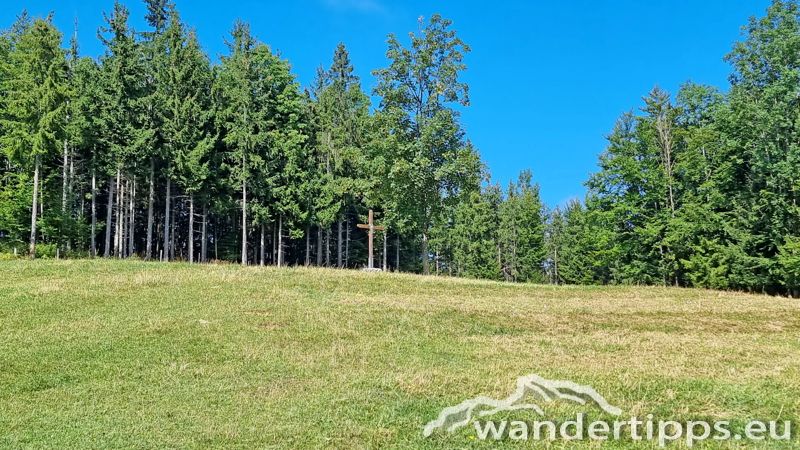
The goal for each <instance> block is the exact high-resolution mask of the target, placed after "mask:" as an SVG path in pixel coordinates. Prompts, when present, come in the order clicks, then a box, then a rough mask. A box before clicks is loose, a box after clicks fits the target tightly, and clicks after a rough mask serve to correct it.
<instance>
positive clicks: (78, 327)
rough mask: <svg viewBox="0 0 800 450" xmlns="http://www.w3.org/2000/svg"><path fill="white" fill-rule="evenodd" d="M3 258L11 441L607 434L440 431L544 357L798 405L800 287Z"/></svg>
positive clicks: (627, 390) (651, 393) (300, 444)
mask: <svg viewBox="0 0 800 450" xmlns="http://www.w3.org/2000/svg"><path fill="white" fill-rule="evenodd" d="M0 274H2V275H0V448H9V449H20V448H21V449H28V448H30V449H39V448H53V449H107V448H139V449H142V448H144V449H150V448H152V449H156V448H198V449H199V448H220V449H222V448H226V449H227V448H241V449H245V448H246V449H250V448H275V449H279V448H280V449H284V448H285V449H303V448H405V449H434V448H533V447H537V448H539V447H541V448H544V447H548V446H549V447H552V448H562V447H563V448H572V447H576V446H577V447H585V448H597V447H598V446H599V445H598V444H599V443H598V442H594V443H591V442H588V441H586V442H581V443H568V442H563V441H556V442H553V443H535V442H534V441H532V440H531V441H528V442H527V443H520V442H514V441H502V442H481V441H478V440H477V439H471V438H470V437H471V436H473V435H475V429H474V427H471V426H470V427H464V428H461V429H459V430H457V431H456V432H453V433H444V432H436V433H434V434H433V435H432V436H431V437H430V438H424V437H423V436H422V430H423V427H424V425H425V424H426V423H427V422H428V421H430V420H433V419H435V418H436V417H437V415H438V413H439V411H440V410H441V409H443V408H444V407H446V406H451V405H455V404H458V403H460V402H461V401H463V400H466V399H469V398H473V397H476V396H479V395H486V396H490V397H494V398H505V397H507V396H508V395H510V394H511V393H512V392H513V390H514V388H515V381H516V378H517V377H518V376H521V375H527V374H530V373H535V374H538V375H540V376H542V377H545V378H549V379H564V380H571V381H574V382H577V383H579V384H588V385H591V386H592V387H594V389H595V390H597V392H599V393H600V394H601V395H603V396H604V397H605V398H606V399H607V400H608V401H609V402H610V403H611V404H612V405H615V406H618V407H620V408H622V410H623V417H626V418H630V416H631V415H638V416H640V417H643V416H645V415H646V414H648V413H652V414H655V416H656V419H657V420H658V419H663V420H671V419H676V420H683V421H685V420H704V419H705V420H711V421H713V420H726V419H729V420H731V421H732V422H733V423H734V424H736V426H737V427H739V428H740V429H743V426H744V425H743V424H744V423H746V422H747V421H749V420H756V419H762V420H775V419H778V418H780V420H781V421H783V420H792V421H794V422H797V421H799V420H800V370H798V369H800V303H798V301H796V300H792V299H786V298H776V297H768V296H759V295H746V294H739V293H722V292H715V291H705V290H690V289H674V288H645V287H597V288H593V287H555V286H531V285H511V284H500V283H493V282H486V281H469V280H454V279H448V278H436V277H420V276H412V275H395V274H379V273H363V272H356V271H339V270H323V269H303V268H294V269H277V268H257V267H254V268H241V267H239V266H233V265H211V266H199V265H196V266H190V265H186V264H160V263H143V262H139V261H126V262H117V261H104V260H95V261H36V262H32V263H31V262H27V261H9V262H0ZM545 406H546V408H545V412H546V413H547V415H548V418H551V419H556V420H564V419H568V418H569V417H574V413H576V412H579V411H582V412H587V413H589V414H593V415H594V416H596V417H602V418H606V419H609V420H613V419H614V417H610V416H608V417H607V416H601V415H599V414H598V410H597V409H596V408H595V409H593V408H592V407H582V408H581V407H576V406H573V405H570V404H567V403H564V402H557V403H553V404H547V405H545ZM522 416H524V419H525V420H532V419H533V417H531V416H530V414H528V413H523V412H518V413H506V414H503V415H498V418H500V417H506V418H509V419H512V420H514V419H519V420H522V419H523V417H522ZM740 431H741V430H740ZM797 434H798V433H797V430H796V429H795V430H794V433H793V439H792V441H790V442H775V441H768V442H765V443H763V444H761V447H765V448H798V447H800V441H798V439H797V436H796V435H797ZM745 445H746V446H748V447H758V446H757V445H755V444H754V443H752V442H748V443H745V442H744V441H742V442H733V441H731V442H716V441H712V440H707V441H704V442H703V443H701V444H697V446H700V447H702V448H707V446H710V447H711V448H742V447H743V446H745ZM656 446H657V445H656V444H655V443H638V442H633V441H630V440H627V441H619V442H607V443H606V444H605V445H604V447H606V448H642V447H644V448H654V447H656ZM684 446H685V444H684V443H675V444H673V445H671V446H670V447H671V448H682V447H684Z"/></svg>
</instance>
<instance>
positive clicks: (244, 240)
mask: <svg viewBox="0 0 800 450" xmlns="http://www.w3.org/2000/svg"><path fill="white" fill-rule="evenodd" d="M242 167H244V166H242ZM242 265H243V266H246V265H247V182H246V181H244V180H242Z"/></svg>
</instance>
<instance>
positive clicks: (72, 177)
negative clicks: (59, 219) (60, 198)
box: [64, 149, 83, 256]
mask: <svg viewBox="0 0 800 450" xmlns="http://www.w3.org/2000/svg"><path fill="white" fill-rule="evenodd" d="M72 150H73V151H72V152H70V153H72V154H71V155H70V158H69V182H68V183H67V200H68V202H69V217H70V218H72V215H73V212H74V208H73V206H74V204H75V200H74V198H75V196H74V195H73V188H74V186H73V185H74V180H75V152H74V149H72ZM81 197H83V196H81ZM82 215H83V198H81V216H82ZM70 251H72V239H71V238H70V236H69V235H67V253H69V252H70ZM64 256H66V254H65V255H64Z"/></svg>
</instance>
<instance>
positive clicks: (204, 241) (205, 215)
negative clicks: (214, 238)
mask: <svg viewBox="0 0 800 450" xmlns="http://www.w3.org/2000/svg"><path fill="white" fill-rule="evenodd" d="M201 239H202V241H201V242H200V262H201V263H206V262H207V261H208V258H207V256H208V255H207V254H206V249H207V248H208V203H206V202H203V231H202V237H201Z"/></svg>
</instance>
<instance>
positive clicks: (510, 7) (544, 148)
mask: <svg viewBox="0 0 800 450" xmlns="http://www.w3.org/2000/svg"><path fill="white" fill-rule="evenodd" d="M176 2H177V5H178V9H179V10H180V11H181V14H182V17H183V19H184V20H185V21H186V22H188V23H189V25H190V26H192V27H194V28H196V29H197V31H198V34H199V36H200V39H201V41H202V44H203V45H204V46H205V47H206V49H207V50H208V52H209V54H210V55H211V56H212V58H213V59H216V56H217V55H218V54H219V53H221V52H223V51H224V50H225V47H224V45H223V41H222V38H223V36H224V35H227V32H228V30H229V29H230V27H231V23H232V22H233V21H234V20H235V19H236V18H237V17H238V18H242V19H243V20H246V21H249V22H250V23H251V27H252V30H253V31H254V33H256V34H257V35H258V36H259V38H260V39H261V40H262V41H264V42H266V43H268V44H270V45H272V46H273V48H277V49H279V50H280V51H281V52H282V54H283V56H284V57H285V58H288V59H289V60H290V61H291V62H292V64H293V65H294V71H295V73H296V74H297V75H298V76H299V80H300V82H301V83H303V84H307V83H308V82H310V81H311V79H312V78H313V76H314V73H315V72H314V71H315V68H316V67H317V66H318V65H319V64H320V63H324V64H325V65H326V66H327V65H329V64H330V60H331V57H332V55H333V50H334V48H335V47H336V44H337V43H339V42H340V41H341V42H344V43H345V45H346V46H347V48H348V49H349V50H350V55H351V59H352V61H353V63H354V65H355V69H356V72H357V73H358V74H359V75H361V77H362V81H363V83H364V85H365V88H367V89H369V88H370V87H371V85H372V83H373V78H372V76H371V75H370V72H371V70H373V69H375V68H379V67H384V66H386V64H387V60H386V58H385V52H386V35H387V34H388V33H395V34H397V35H399V36H405V35H406V34H407V33H408V32H409V31H412V30H416V28H417V24H416V21H417V17H419V16H421V15H422V16H425V17H430V16H431V15H432V14H434V13H440V14H442V16H444V17H446V18H448V19H451V20H453V21H454V22H455V24H454V28H455V29H456V30H457V31H458V33H459V35H460V36H461V37H462V38H463V39H464V41H466V43H467V44H469V45H470V46H471V47H472V53H470V54H469V55H468V57H467V59H466V63H467V66H468V67H469V70H468V71H467V73H466V74H465V75H464V77H463V79H464V81H466V82H467V83H469V85H470V97H471V100H472V106H470V107H469V108H468V109H467V110H466V111H465V112H464V115H463V122H464V124H465V125H466V127H467V132H468V135H469V137H470V138H471V139H472V141H473V142H474V143H475V144H476V146H477V147H478V148H479V149H480V152H481V155H482V156H483V158H484V160H485V161H486V162H487V163H488V164H489V167H490V169H491V172H492V176H493V179H494V180H496V181H500V182H501V183H502V184H503V185H505V184H507V183H508V181H509V179H511V178H516V176H517V174H518V173H519V171H520V170H521V169H525V168H530V169H531V170H533V174H534V179H535V180H536V181H538V182H539V184H540V185H541V187H542V196H543V198H544V200H545V201H546V202H547V203H548V204H549V205H551V206H555V205H556V204H561V203H563V202H565V201H566V200H568V199H570V198H573V197H577V196H583V194H584V192H585V189H584V187H583V185H582V182H583V181H584V180H585V179H586V178H587V175H588V173H589V172H592V171H594V170H595V168H596V162H597V154H598V153H600V152H601V151H602V150H603V148H604V146H605V140H604V139H603V138H602V134H604V133H607V132H608V131H609V130H610V129H611V127H612V125H613V124H614V120H615V119H616V118H617V117H618V116H619V115H620V113H622V111H625V110H628V109H630V108H633V107H639V106H640V105H641V96H642V95H644V94H646V93H647V92H648V91H649V90H650V89H652V88H653V86H654V85H655V84H659V85H660V86H661V87H662V88H665V89H667V90H669V91H671V92H675V90H677V88H678V86H679V85H680V84H681V83H682V82H684V81H686V80H687V79H689V78H691V79H692V80H694V81H696V82H698V83H707V84H711V85H715V86H719V87H721V88H722V89H725V90H727V86H728V83H727V76H728V73H729V71H730V69H729V66H728V65H727V64H726V63H724V62H723V61H722V57H723V56H724V55H725V54H726V53H727V52H728V51H729V50H730V48H731V44H732V43H733V41H735V40H737V39H739V37H740V35H739V30H740V27H741V26H742V25H745V24H746V23H747V19H748V17H750V16H752V15H756V16H762V15H763V14H764V10H765V9H766V7H767V6H768V5H769V3H770V2H769V1H768V0H747V1H745V0H703V1H697V0H691V1H690V0H671V1H666V0H654V1H641V0H630V1H614V0H607V1H575V0H563V1H520V0H506V1H492V2H478V1H466V0H461V1H457V0H446V1H433V0H428V1H424V0H413V1H403V2H399V1H390V0H297V1H292V0H289V1H283V2H277V1H266V0H253V1H235V0H230V1H208V0H192V1H188V0H176ZM124 3H125V4H126V5H127V6H128V7H129V8H130V9H131V12H132V17H133V24H134V26H135V27H137V28H142V27H143V19H142V17H143V15H144V6H143V4H142V3H141V2H140V1H138V0H129V1H126V2H124ZM112 6H113V1H112V0H79V1H78V0H57V1H56V0H43V1H25V0H23V1H21V2H13V1H12V0H9V2H6V3H5V4H4V6H3V7H2V9H1V10H0V27H2V28H5V27H7V26H8V25H10V24H11V22H13V20H14V16H15V15H16V14H18V13H19V12H20V11H21V10H22V9H23V8H27V9H28V11H29V12H30V13H31V14H33V15H40V14H41V15H44V14H47V13H48V12H49V11H51V10H54V11H55V12H56V15H55V21H56V24H57V25H58V26H59V28H60V29H61V30H62V31H63V32H65V34H67V35H70V34H72V29H73V20H74V18H75V17H76V16H77V17H78V20H79V22H80V23H79V32H78V35H79V40H80V43H81V49H82V52H83V54H88V55H92V56H96V55H99V54H100V53H102V48H101V46H100V43H99V42H98V40H97V39H96V30H97V27H98V26H100V25H101V24H102V12H103V11H104V10H105V11H110V10H111V9H112Z"/></svg>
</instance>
